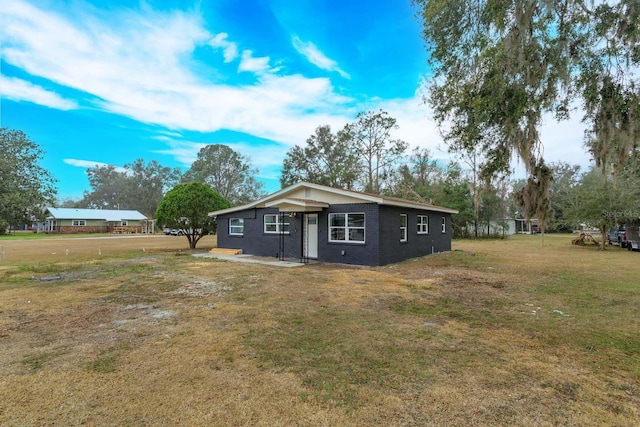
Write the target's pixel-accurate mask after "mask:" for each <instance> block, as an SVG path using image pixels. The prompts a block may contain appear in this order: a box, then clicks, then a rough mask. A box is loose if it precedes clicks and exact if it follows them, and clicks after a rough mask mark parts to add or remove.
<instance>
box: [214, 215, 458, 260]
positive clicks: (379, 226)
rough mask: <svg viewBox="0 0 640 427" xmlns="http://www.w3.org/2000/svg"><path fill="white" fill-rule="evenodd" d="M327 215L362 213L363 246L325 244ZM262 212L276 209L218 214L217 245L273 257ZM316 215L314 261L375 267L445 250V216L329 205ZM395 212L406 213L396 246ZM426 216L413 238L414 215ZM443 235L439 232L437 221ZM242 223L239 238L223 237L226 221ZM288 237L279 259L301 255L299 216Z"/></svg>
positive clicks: (274, 237) (275, 245) (275, 248)
mask: <svg viewBox="0 0 640 427" xmlns="http://www.w3.org/2000/svg"><path fill="white" fill-rule="evenodd" d="M330 213H364V214H365V242H364V243H358V242H329V214H330ZM265 214H278V209H277V208H252V209H247V210H245V211H240V212H234V213H231V214H224V215H220V216H218V219H217V220H218V233H217V235H218V247H220V248H231V249H241V250H242V252H243V253H246V254H251V255H257V256H270V257H278V255H279V239H280V236H279V235H278V234H266V233H264V225H263V224H264V223H263V217H264V215H265ZM317 214H318V261H322V262H329V263H342V264H355V265H368V266H379V265H385V264H389V263H394V262H399V261H403V260H405V259H408V258H414V257H419V256H424V255H428V254H432V253H437V252H445V251H450V250H451V214H448V213H440V212H429V211H423V210H417V209H408V208H401V207H393V206H385V205H378V204H376V203H347V204H335V205H331V206H330V207H329V208H327V209H323V210H322V211H321V212H317ZM400 214H406V215H407V241H406V242H400ZM418 215H427V216H428V217H429V234H417V216H418ZM443 216H444V217H445V220H446V232H445V233H442V231H441V230H442V228H441V224H442V217H443ZM231 218H243V219H244V233H243V235H242V236H233V235H229V220H230V219H231ZM289 223H290V234H288V235H285V236H284V239H285V242H284V255H285V258H292V259H300V258H301V256H302V243H303V242H302V239H303V235H302V229H303V226H302V224H303V215H302V214H300V213H298V214H297V215H296V216H295V217H293V218H289Z"/></svg>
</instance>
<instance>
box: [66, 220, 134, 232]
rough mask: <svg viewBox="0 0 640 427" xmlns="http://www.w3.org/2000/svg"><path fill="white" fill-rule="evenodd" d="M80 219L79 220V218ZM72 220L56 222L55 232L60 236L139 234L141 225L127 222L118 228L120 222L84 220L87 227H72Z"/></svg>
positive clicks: (132, 221)
mask: <svg viewBox="0 0 640 427" xmlns="http://www.w3.org/2000/svg"><path fill="white" fill-rule="evenodd" d="M80 219H81V218H80ZM73 221H75V220H72V219H59V220H57V226H56V231H54V233H60V234H78V233H110V232H114V231H116V229H117V231H118V232H120V233H141V232H142V225H141V223H140V221H139V220H128V221H127V223H128V224H129V225H127V226H120V222H107V221H99V220H86V224H87V225H83V226H80V225H72V224H73Z"/></svg>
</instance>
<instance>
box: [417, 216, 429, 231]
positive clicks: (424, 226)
mask: <svg viewBox="0 0 640 427" xmlns="http://www.w3.org/2000/svg"><path fill="white" fill-rule="evenodd" d="M416 223H417V228H418V234H429V215H418V218H417V219H416Z"/></svg>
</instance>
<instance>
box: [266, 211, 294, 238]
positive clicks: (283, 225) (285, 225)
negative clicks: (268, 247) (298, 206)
mask: <svg viewBox="0 0 640 427" xmlns="http://www.w3.org/2000/svg"><path fill="white" fill-rule="evenodd" d="M272 216H273V217H275V218H276V220H275V222H272V221H269V222H267V217H272ZM280 216H281V215H280V214H265V215H264V217H263V218H262V229H263V231H264V233H265V234H280V233H281V232H283V233H284V234H289V226H290V223H289V222H288V219H289V216H288V215H285V216H284V217H285V222H280ZM267 225H272V226H273V225H275V230H267Z"/></svg>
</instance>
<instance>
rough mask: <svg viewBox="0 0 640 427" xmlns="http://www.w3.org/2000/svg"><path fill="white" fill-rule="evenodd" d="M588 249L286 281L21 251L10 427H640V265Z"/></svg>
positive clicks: (303, 274) (492, 246) (152, 255)
mask: <svg viewBox="0 0 640 427" xmlns="http://www.w3.org/2000/svg"><path fill="white" fill-rule="evenodd" d="M149 239H152V238H149ZM570 241H571V236H568V235H564V236H553V235H551V236H549V235H548V236H546V237H545V244H544V246H542V245H541V241H540V236H515V237H512V238H510V239H508V240H504V241H455V242H454V245H453V249H454V250H453V251H452V252H450V253H446V254H437V255H431V256H427V257H424V258H419V259H415V260H409V261H407V262H404V263H400V264H393V265H389V266H385V267H379V268H359V267H350V266H341V265H327V264H311V265H307V266H303V267H300V268H292V269H286V268H274V267H272V266H265V265H257V264H240V263H231V262H225V261H219V260H215V259H204V258H196V257H192V256H188V255H189V253H190V251H188V250H186V247H187V242H186V238H179V237H166V238H165V237H157V238H156V240H151V241H149V242H147V241H146V240H144V239H134V238H130V239H117V238H116V239H115V240H113V241H109V243H108V246H105V248H107V249H105V250H102V248H103V246H102V245H103V244H104V245H107V243H106V242H104V243H102V242H100V243H99V244H98V241H94V240H91V239H77V240H75V241H63V242H62V243H61V242H60V241H45V240H37V241H24V242H22V243H20V244H18V242H17V241H15V240H4V241H2V242H0V245H2V246H3V247H4V251H5V257H4V259H3V260H0V425H3V426H25V425H27V426H28V425H81V424H82V425H136V426H139V425H224V426H226V425H237V426H244V425H251V426H372V425H383V426H384V425H389V426H403V425H407V426H416V425H420V426H422V425H426V426H428V425H434V426H444V425H446V426H486V425H503V426H594V425H598V426H635V425H640V320H639V319H640V268H639V264H640V254H639V253H631V252H628V251H626V250H620V249H618V248H611V249H610V250H607V251H598V250H595V249H594V248H591V247H576V246H571V245H570ZM214 243H215V242H213V241H211V240H207V241H204V242H203V243H202V244H201V246H202V248H203V249H205V248H207V245H209V246H212V245H213V244H214ZM21 245H26V246H24V247H23V246H21ZM29 245H31V246H30V247H29ZM46 245H56V246H55V247H51V246H46ZM97 246H100V251H101V254H100V255H98V249H97ZM19 251H23V252H22V255H21V256H17V255H16V254H17V253H18V252H19ZM67 251H68V252H67ZM53 252H55V253H56V254H55V255H53ZM34 254H37V255H34ZM60 254H64V255H60ZM42 278H45V279H51V280H36V279H42ZM54 279H55V280H54Z"/></svg>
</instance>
